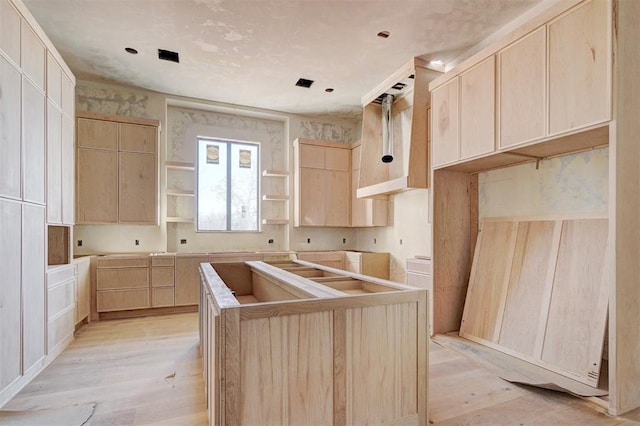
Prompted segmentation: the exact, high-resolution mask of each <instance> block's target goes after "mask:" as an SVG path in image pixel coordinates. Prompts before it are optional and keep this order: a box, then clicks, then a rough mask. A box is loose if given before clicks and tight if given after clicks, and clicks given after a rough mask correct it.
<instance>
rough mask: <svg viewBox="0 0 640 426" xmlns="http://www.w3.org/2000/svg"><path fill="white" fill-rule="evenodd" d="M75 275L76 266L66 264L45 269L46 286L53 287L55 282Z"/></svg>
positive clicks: (57, 282)
mask: <svg viewBox="0 0 640 426" xmlns="http://www.w3.org/2000/svg"><path fill="white" fill-rule="evenodd" d="M75 275H76V266H75V265H68V266H66V267H59V268H55V269H53V270H49V271H47V287H49V288H51V287H54V286H55V285H56V284H60V283H62V282H65V281H68V280H70V279H73V277H75Z"/></svg>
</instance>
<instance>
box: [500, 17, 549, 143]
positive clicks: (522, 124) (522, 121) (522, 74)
mask: <svg viewBox="0 0 640 426" xmlns="http://www.w3.org/2000/svg"><path fill="white" fill-rule="evenodd" d="M546 52H547V49H546V29H545V27H542V28H540V29H538V30H536V31H534V32H533V33H531V34H529V35H528V36H526V37H524V38H523V39H522V40H519V41H518V42H516V43H514V44H512V45H511V46H509V47H507V48H506V49H504V50H503V51H502V52H501V53H500V148H507V147H510V146H513V145H517V144H519V143H523V142H527V141H531V140H534V139H538V138H542V137H544V135H545V128H546V126H545V110H546V107H545V99H546V97H545V88H546V84H545V81H546Z"/></svg>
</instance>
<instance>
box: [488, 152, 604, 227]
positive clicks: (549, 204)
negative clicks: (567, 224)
mask: <svg viewBox="0 0 640 426" xmlns="http://www.w3.org/2000/svg"><path fill="white" fill-rule="evenodd" d="M608 176H609V149H608V148H601V149H596V150H592V151H587V152H583V153H579V154H573V155H565V156H562V157H557V158H552V159H549V160H543V161H541V162H540V166H539V169H536V165H535V163H529V164H523V165H520V166H515V167H508V168H504V169H498V170H493V171H490V172H485V173H480V174H479V175H478V211H479V216H480V218H485V217H521V216H548V215H562V214H567V213H572V214H574V213H601V214H604V215H605V216H606V214H607V212H608V199H609V192H608V186H609V178H608Z"/></svg>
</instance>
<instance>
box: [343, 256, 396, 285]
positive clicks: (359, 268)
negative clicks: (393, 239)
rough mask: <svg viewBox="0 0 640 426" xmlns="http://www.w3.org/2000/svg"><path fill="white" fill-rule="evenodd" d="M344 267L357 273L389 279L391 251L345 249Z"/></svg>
mask: <svg viewBox="0 0 640 426" xmlns="http://www.w3.org/2000/svg"><path fill="white" fill-rule="evenodd" d="M344 257H345V267H344V269H345V270H347V271H349V272H354V273H356V274H362V275H368V276H370V277H377V278H382V279H384V280H388V279H389V253H368V252H359V251H345V252H344Z"/></svg>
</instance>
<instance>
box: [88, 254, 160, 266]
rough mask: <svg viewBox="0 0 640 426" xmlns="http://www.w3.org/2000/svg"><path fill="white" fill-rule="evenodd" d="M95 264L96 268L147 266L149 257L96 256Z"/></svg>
mask: <svg viewBox="0 0 640 426" xmlns="http://www.w3.org/2000/svg"><path fill="white" fill-rule="evenodd" d="M96 265H97V267H98V268H136V267H140V268H146V267H148V266H149V258H148V257H147V256H135V257H120V256H105V257H100V258H98V261H97V263H96Z"/></svg>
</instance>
